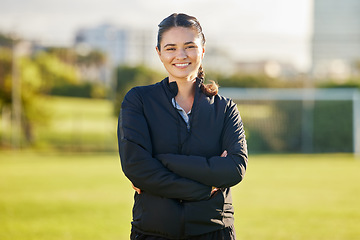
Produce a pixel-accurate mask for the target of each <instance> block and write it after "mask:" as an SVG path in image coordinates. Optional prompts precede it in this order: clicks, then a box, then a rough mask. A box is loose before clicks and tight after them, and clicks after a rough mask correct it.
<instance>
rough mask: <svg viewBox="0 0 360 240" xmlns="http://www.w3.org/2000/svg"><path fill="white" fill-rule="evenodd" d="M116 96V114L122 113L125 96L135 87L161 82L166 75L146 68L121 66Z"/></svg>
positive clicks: (117, 79)
mask: <svg viewBox="0 0 360 240" xmlns="http://www.w3.org/2000/svg"><path fill="white" fill-rule="evenodd" d="M115 74H116V76H115V79H116V80H115V81H116V94H115V103H114V114H115V115H116V116H117V115H119V112H120V107H121V103H122V101H123V99H124V97H125V94H126V93H127V92H128V91H129V90H130V89H131V88H133V87H135V86H141V85H149V84H153V83H156V82H159V81H161V80H162V79H163V78H164V75H163V74H161V73H159V72H156V71H154V70H151V69H149V68H147V67H144V66H136V67H130V66H119V67H118V68H117V69H116V72H115Z"/></svg>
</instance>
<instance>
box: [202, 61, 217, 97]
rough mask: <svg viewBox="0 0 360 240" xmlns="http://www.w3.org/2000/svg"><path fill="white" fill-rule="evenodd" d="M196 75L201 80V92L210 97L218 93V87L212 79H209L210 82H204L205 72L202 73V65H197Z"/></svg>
mask: <svg viewBox="0 0 360 240" xmlns="http://www.w3.org/2000/svg"><path fill="white" fill-rule="evenodd" d="M197 77H198V78H199V79H200V80H201V90H202V91H203V93H204V94H205V95H206V96H209V97H212V96H215V95H216V94H217V93H218V91H219V87H218V85H217V84H216V83H215V82H214V81H213V80H210V82H211V83H208V84H204V81H205V73H204V70H203V68H202V65H200V67H199V71H198V76H197Z"/></svg>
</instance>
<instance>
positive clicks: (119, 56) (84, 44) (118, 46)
mask: <svg viewBox="0 0 360 240" xmlns="http://www.w3.org/2000/svg"><path fill="white" fill-rule="evenodd" d="M155 40H156V39H155V34H154V33H153V32H152V31H148V30H143V29H136V28H121V27H117V26H115V25H112V24H102V25H99V26H97V27H92V28H83V29H79V30H78V31H77V32H76V35H75V47H76V48H77V49H78V50H79V51H80V52H84V54H86V51H87V49H98V50H101V51H102V52H104V53H105V54H106V55H107V58H108V63H107V66H108V67H107V69H108V73H107V74H106V75H107V77H106V78H107V79H108V80H106V81H107V82H108V81H111V80H110V78H111V69H113V68H114V67H116V66H118V65H130V66H135V65H147V66H154V65H155V64H156V63H158V62H159V60H158V57H157V54H156V51H155V44H156V43H155Z"/></svg>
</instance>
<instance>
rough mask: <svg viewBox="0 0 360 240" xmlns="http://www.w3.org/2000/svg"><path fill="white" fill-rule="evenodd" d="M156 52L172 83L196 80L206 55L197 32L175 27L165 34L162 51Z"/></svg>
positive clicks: (161, 43)
mask: <svg viewBox="0 0 360 240" xmlns="http://www.w3.org/2000/svg"><path fill="white" fill-rule="evenodd" d="M156 50H157V52H158V54H159V57H160V60H161V62H162V63H163V64H164V67H165V69H166V70H167V71H168V73H169V80H170V81H176V80H186V81H192V80H194V79H195V78H196V76H197V74H198V69H199V67H200V65H201V62H202V59H203V57H204V53H205V48H204V46H203V45H202V43H201V39H200V37H199V36H198V34H197V32H196V31H195V30H193V29H191V28H185V27H173V28H171V29H169V30H168V31H166V32H164V33H163V36H162V39H161V42H160V49H158V48H156Z"/></svg>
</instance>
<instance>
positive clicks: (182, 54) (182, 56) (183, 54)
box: [176, 48, 187, 59]
mask: <svg viewBox="0 0 360 240" xmlns="http://www.w3.org/2000/svg"><path fill="white" fill-rule="evenodd" d="M176 58H177V59H185V58H187V54H186V51H185V49H184V48H179V49H178V51H177V54H176Z"/></svg>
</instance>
